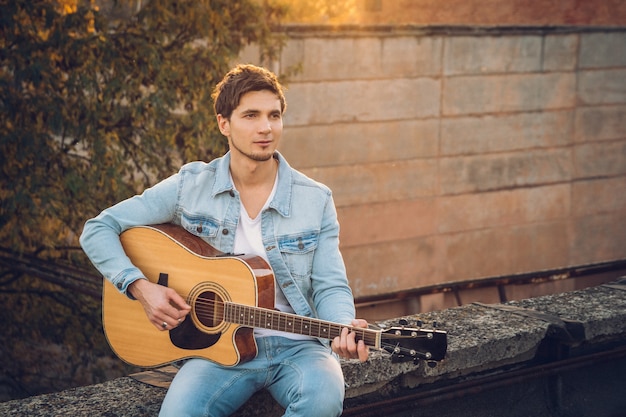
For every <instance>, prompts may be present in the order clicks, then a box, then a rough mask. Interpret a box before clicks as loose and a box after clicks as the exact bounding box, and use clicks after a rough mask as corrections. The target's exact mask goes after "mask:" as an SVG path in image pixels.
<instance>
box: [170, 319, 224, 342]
mask: <svg viewBox="0 0 626 417" xmlns="http://www.w3.org/2000/svg"><path fill="white" fill-rule="evenodd" d="M220 336H221V334H220V333H216V334H208V333H204V332H201V331H200V330H198V329H197V328H196V326H195V325H194V324H193V321H192V320H190V319H189V318H187V319H186V320H184V321H183V322H182V323H181V324H180V325H179V326H178V327H176V328H174V329H172V330H170V340H171V341H172V343H173V344H174V345H175V346H178V347H179V348H181V349H189V350H193V349H205V348H208V347H211V346H213V345H214V344H216V343H217V342H218V341H219V340H220Z"/></svg>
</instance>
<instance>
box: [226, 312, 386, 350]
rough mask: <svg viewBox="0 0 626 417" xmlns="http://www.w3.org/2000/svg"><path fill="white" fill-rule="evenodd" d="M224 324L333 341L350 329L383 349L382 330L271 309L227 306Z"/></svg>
mask: <svg viewBox="0 0 626 417" xmlns="http://www.w3.org/2000/svg"><path fill="white" fill-rule="evenodd" d="M224 320H226V321H227V322H229V323H235V324H241V325H242V326H247V327H257V328H263V329H271V330H278V331H281V332H287V333H293V334H300V335H305V336H313V337H317V338H321V339H330V340H332V339H334V338H335V337H337V336H340V335H341V330H342V329H343V328H344V327H347V328H348V329H350V331H352V332H354V333H355V334H356V340H363V341H364V342H365V344H366V345H368V346H372V347H375V348H380V334H381V332H380V331H378V330H371V329H364V328H360V327H352V326H347V325H344V324H338V323H333V322H330V321H324V320H319V319H313V318H310V317H304V316H298V315H297V314H291V313H284V312H281V311H277V310H270V309H267V308H261V307H251V306H247V305H243V304H237V303H231V302H225V303H224Z"/></svg>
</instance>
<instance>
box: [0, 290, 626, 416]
mask: <svg viewBox="0 0 626 417" xmlns="http://www.w3.org/2000/svg"><path fill="white" fill-rule="evenodd" d="M407 319H408V320H409V321H411V320H418V319H419V320H421V321H423V322H424V323H425V325H424V327H428V323H432V322H433V321H436V322H437V324H438V327H439V328H441V329H443V330H446V331H447V332H448V354H447V357H446V359H445V360H444V361H443V362H441V363H439V364H438V365H437V366H436V367H434V368H431V367H429V366H427V365H426V364H425V363H423V362H420V363H419V364H417V365H414V364H413V363H399V364H398V363H391V361H390V360H389V357H388V356H387V355H386V354H383V353H380V352H374V353H373V354H372V357H371V359H370V360H369V361H368V362H367V363H366V364H360V363H359V362H358V361H344V362H343V363H342V366H343V370H344V373H345V376H346V383H347V384H348V388H347V399H346V414H350V409H351V408H354V409H357V408H359V407H363V406H364V405H365V406H366V405H367V404H368V403H370V402H375V401H381V400H389V399H393V398H396V397H398V396H399V395H400V393H403V394H402V395H405V394H406V392H417V391H420V390H427V389H430V388H431V387H435V386H436V387H443V386H446V385H448V386H450V385H453V384H456V383H458V381H460V380H464V381H467V380H468V379H472V378H478V377H479V376H480V375H484V374H485V373H497V372H507V370H510V369H511V368H514V367H517V368H519V367H523V366H525V365H527V364H532V363H537V362H539V363H550V362H555V361H560V360H563V359H564V358H572V357H577V356H584V355H588V354H591V353H594V352H599V351H603V350H608V349H610V348H613V347H615V346H622V347H623V346H624V345H626V279H624V278H623V279H621V280H620V281H617V282H615V283H612V284H607V285H601V286H598V287H593V288H588V289H585V290H581V291H574V292H569V293H563V294H556V295H550V296H544V297H538V298H533V299H528V300H522V301H517V302H510V303H506V304H498V305H486V304H480V303H475V304H471V305H467V306H463V307H458V308H452V309H448V310H444V311H439V312H432V313H428V314H420V315H417V316H411V317H408V318H407ZM386 324H389V325H391V324H393V322H392V321H390V322H389V323H386ZM168 380H169V376H168V375H164V377H163V384H164V385H167V382H168ZM164 395H165V388H162V387H155V386H151V385H147V384H145V383H142V382H139V381H138V380H137V378H133V377H124V378H119V379H116V380H113V381H109V382H106V383H103V384H98V385H93V386H87V387H80V388H76V389H72V390H67V391H63V392H59V393H53V394H47V395H41V396H37V397H31V398H27V399H23V400H15V401H8V402H5V403H0V415H3V416H50V415H55V416H59V415H71V416H76V417H80V416H93V415H106V416H109V417H114V416H125V417H143V416H146V417H152V416H156V415H157V414H158V410H159V407H160V404H161V401H162V400H163V396H164ZM282 413H283V410H282V409H281V408H280V407H279V406H278V405H277V404H276V403H275V402H274V401H273V399H272V398H271V397H270V396H269V395H268V394H267V393H266V392H260V393H258V394H256V395H255V396H254V397H253V398H252V399H251V400H250V401H248V403H247V404H246V405H245V406H244V407H243V408H242V409H241V410H239V412H237V413H236V414H235V416H238V417H247V416H280V415H282Z"/></svg>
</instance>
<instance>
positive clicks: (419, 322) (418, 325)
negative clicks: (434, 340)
mask: <svg viewBox="0 0 626 417" xmlns="http://www.w3.org/2000/svg"><path fill="white" fill-rule="evenodd" d="M423 324H424V322H423V321H421V320H418V321H416V322H415V325H416V326H417V327H422V325H423Z"/></svg>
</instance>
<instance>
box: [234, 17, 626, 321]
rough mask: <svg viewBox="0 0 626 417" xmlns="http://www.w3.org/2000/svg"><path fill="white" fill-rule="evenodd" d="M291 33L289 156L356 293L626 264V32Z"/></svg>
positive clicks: (284, 58) (286, 60) (441, 301)
mask: <svg viewBox="0 0 626 417" xmlns="http://www.w3.org/2000/svg"><path fill="white" fill-rule="evenodd" d="M286 34H287V41H286V44H285V46H284V48H283V51H282V54H281V56H280V59H279V61H278V62H275V63H274V66H275V68H274V70H276V71H278V72H285V71H287V70H288V69H289V68H292V67H294V66H300V68H301V71H300V72H299V73H297V74H295V75H292V76H290V78H289V80H288V83H287V85H288V91H287V100H288V109H287V114H286V116H285V134H284V137H283V142H282V145H281V148H280V149H281V151H282V152H283V154H284V155H285V156H286V157H287V158H288V160H289V161H290V163H291V164H292V165H293V166H294V167H296V168H298V169H300V170H302V171H303V172H304V173H306V174H308V175H309V176H311V177H313V178H315V179H317V180H319V181H321V182H323V183H325V184H327V185H328V186H329V187H330V188H331V189H332V190H333V193H334V198H335V202H336V204H337V207H338V213H339V219H340V222H341V246H342V251H343V254H344V258H345V261H346V264H347V268H348V274H349V278H350V282H351V285H352V287H353V290H354V292H355V297H356V298H357V300H358V299H359V297H367V296H370V295H378V294H385V293H396V292H399V291H403V290H407V289H412V288H418V287H420V286H426V285H432V284H439V283H446V282H458V281H464V280H469V279H476V278H480V277H490V276H499V275H509V274H516V273H523V272H530V271H539V270H546V269H554V268H561V267H567V266H574V265H583V264H591V263H597V262H603V261H610V260H616V259H623V258H626V221H625V220H626V29H619V28H612V29H602V28H596V29H592V28H572V27H570V28H567V27H561V28H543V29H541V28H527V29H524V28H519V27H518V28H511V29H506V28H500V29H498V28H483V29H481V28H475V27H474V28H472V30H468V29H467V28H463V27H456V28H450V27H446V28H437V27H418V26H413V27H406V26H405V27H394V26H390V27H382V26H376V27H356V26H347V27H340V28H335V29H329V28H324V27H312V26H308V27H302V26H294V27H291V28H287V30H286ZM247 54H248V56H246V55H245V54H244V55H243V56H242V60H243V61H250V60H252V59H247V58H249V57H250V56H252V55H251V51H248V52H247ZM568 289H572V288H567V286H566V287H564V288H561V289H560V290H561V291H565V290H568ZM480 297H486V299H483V300H480ZM478 298H479V301H486V302H493V301H494V300H492V299H489V296H488V295H485V294H483V295H482V296H479V297H478ZM475 300H476V299H474V300H468V301H475ZM429 303H430V304H429V308H443V307H447V306H450V305H451V304H453V303H451V302H450V299H449V297H447V298H446V296H445V295H440V296H439V298H437V299H435V300H434V301H433V300H431V301H429ZM414 308H415V309H417V310H418V311H419V309H420V308H421V309H424V308H423V307H419V306H417V307H414ZM413 312H415V311H404V312H397V313H398V315H401V314H406V313H413Z"/></svg>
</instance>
